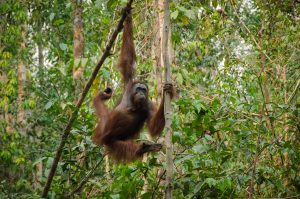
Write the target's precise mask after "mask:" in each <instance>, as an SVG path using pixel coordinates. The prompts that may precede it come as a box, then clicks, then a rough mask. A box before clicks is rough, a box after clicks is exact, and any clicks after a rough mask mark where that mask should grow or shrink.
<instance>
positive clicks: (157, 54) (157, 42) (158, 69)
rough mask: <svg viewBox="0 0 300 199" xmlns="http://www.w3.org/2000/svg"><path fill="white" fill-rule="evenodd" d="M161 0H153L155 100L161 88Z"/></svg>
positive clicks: (162, 18) (162, 17) (159, 95)
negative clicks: (154, 10)
mask: <svg viewBox="0 0 300 199" xmlns="http://www.w3.org/2000/svg"><path fill="white" fill-rule="evenodd" d="M163 6H164V4H163V0H155V7H156V10H157V15H156V16H157V17H156V27H155V33H156V34H155V46H154V49H155V52H154V53H155V66H156V67H155V69H156V70H155V76H156V81H157V87H156V90H157V95H156V96H157V99H156V100H157V101H159V99H160V98H161V88H162V64H163V63H162V51H161V47H162V34H163V23H164V16H163Z"/></svg>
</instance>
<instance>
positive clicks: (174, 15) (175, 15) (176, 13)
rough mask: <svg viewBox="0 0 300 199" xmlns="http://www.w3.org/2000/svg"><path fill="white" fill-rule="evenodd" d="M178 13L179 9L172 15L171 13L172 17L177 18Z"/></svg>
mask: <svg viewBox="0 0 300 199" xmlns="http://www.w3.org/2000/svg"><path fill="white" fill-rule="evenodd" d="M178 13H179V12H178V10H175V11H174V12H172V13H171V15H170V16H171V19H177V17H178Z"/></svg>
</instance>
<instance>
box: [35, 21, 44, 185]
mask: <svg viewBox="0 0 300 199" xmlns="http://www.w3.org/2000/svg"><path fill="white" fill-rule="evenodd" d="M39 29H40V30H42V27H41V26H39ZM40 34H41V32H40ZM37 46H38V63H39V67H38V76H39V77H38V79H39V83H40V84H43V81H42V80H43V74H44V73H43V71H44V52H43V51H44V47H43V43H42V41H41V40H40V41H38V43H37ZM40 128H43V127H40ZM40 131H41V130H39V131H37V135H39V132H40ZM39 148H40V151H43V144H40V145H39ZM41 156H42V154H40V157H41ZM42 177H43V161H40V162H39V163H37V164H36V167H35V179H34V180H35V182H34V186H35V188H40V187H41V184H40V182H41V181H42Z"/></svg>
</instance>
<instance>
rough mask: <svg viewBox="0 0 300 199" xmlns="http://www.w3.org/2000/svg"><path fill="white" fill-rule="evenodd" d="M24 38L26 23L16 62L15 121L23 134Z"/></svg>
mask: <svg viewBox="0 0 300 199" xmlns="http://www.w3.org/2000/svg"><path fill="white" fill-rule="evenodd" d="M25 38H26V24H23V25H22V30H21V43H20V51H19V55H20V56H19V62H18V98H17V104H18V112H17V123H18V124H19V125H20V127H21V128H20V133H21V134H23V135H25V134H26V133H25V129H24V128H23V127H24V124H25V110H24V107H23V102H24V99H25V83H26V67H25V64H24V60H23V53H24V50H25V48H26V46H25Z"/></svg>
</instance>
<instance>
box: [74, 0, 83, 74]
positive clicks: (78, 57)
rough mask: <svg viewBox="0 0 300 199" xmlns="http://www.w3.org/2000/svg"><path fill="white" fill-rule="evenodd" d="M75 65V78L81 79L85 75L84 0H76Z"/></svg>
mask: <svg viewBox="0 0 300 199" xmlns="http://www.w3.org/2000/svg"><path fill="white" fill-rule="evenodd" d="M74 6H75V8H74V66H73V79H81V78H82V76H83V64H82V58H83V56H84V37H83V18H82V11H83V5H82V0H74Z"/></svg>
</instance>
